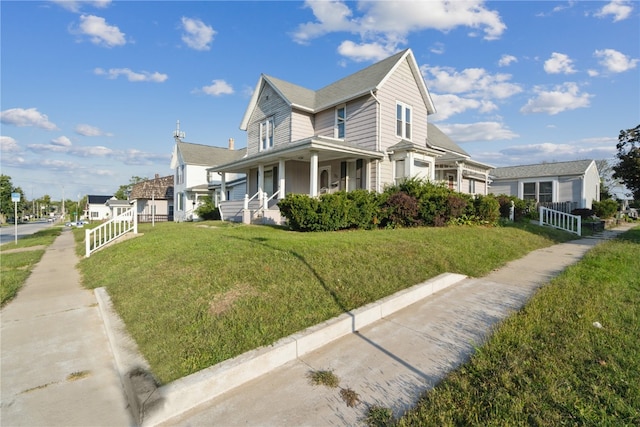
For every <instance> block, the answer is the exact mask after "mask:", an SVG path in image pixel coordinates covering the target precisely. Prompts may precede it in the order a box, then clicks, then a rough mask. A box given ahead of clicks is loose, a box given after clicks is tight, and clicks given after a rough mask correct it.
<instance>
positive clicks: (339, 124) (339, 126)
mask: <svg viewBox="0 0 640 427" xmlns="http://www.w3.org/2000/svg"><path fill="white" fill-rule="evenodd" d="M346 122H347V108H346V107H345V106H344V105H341V106H340V107H338V108H336V124H335V129H334V137H336V138H340V139H344V135H345V126H346Z"/></svg>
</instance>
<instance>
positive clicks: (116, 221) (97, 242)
mask: <svg viewBox="0 0 640 427" xmlns="http://www.w3.org/2000/svg"><path fill="white" fill-rule="evenodd" d="M137 209H138V208H137V201H134V202H133V205H132V206H131V207H130V208H129V209H127V210H126V211H124V212H123V213H121V214H120V215H118V216H116V217H114V218H113V219H110V220H109V221H107V222H105V223H103V224H100V225H99V226H97V227H96V228H91V229H87V230H85V236H84V237H85V255H84V256H85V257H86V258H89V257H90V256H91V254H92V253H93V252H95V251H97V250H98V249H100V248H101V247H103V246H105V245H107V244H108V243H110V242H113V241H114V240H116V239H117V238H119V237H121V236H123V235H125V234H126V233H130V232H133V233H134V234H138V215H137Z"/></svg>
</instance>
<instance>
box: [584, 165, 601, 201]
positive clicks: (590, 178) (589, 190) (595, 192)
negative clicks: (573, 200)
mask: <svg viewBox="0 0 640 427" xmlns="http://www.w3.org/2000/svg"><path fill="white" fill-rule="evenodd" d="M594 200H596V201H600V174H599V173H598V168H597V167H596V164H595V162H593V163H592V164H591V165H590V166H589V168H588V169H587V172H586V173H585V176H584V198H583V207H585V208H588V209H591V207H592V206H593V201H594Z"/></svg>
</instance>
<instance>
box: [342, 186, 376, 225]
mask: <svg viewBox="0 0 640 427" xmlns="http://www.w3.org/2000/svg"><path fill="white" fill-rule="evenodd" d="M346 197H347V198H348V199H349V200H351V202H352V203H353V205H352V209H351V211H350V217H349V222H350V225H351V228H360V229H366V230H370V229H373V228H376V227H377V226H378V225H379V224H380V221H381V219H382V218H381V208H380V206H381V203H380V200H381V198H380V197H378V194H377V193H375V192H372V191H367V190H354V191H350V192H348V193H346Z"/></svg>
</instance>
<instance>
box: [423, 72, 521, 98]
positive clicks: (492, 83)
mask: <svg viewBox="0 0 640 427" xmlns="http://www.w3.org/2000/svg"><path fill="white" fill-rule="evenodd" d="M421 71H422V74H423V76H424V77H425V79H426V80H427V85H428V86H429V88H430V89H431V90H435V91H437V92H440V93H465V94H467V96H469V97H473V98H489V99H493V98H496V99H505V98H509V97H511V96H513V95H515V94H518V93H520V92H522V88H521V87H520V85H518V84H515V83H510V82H509V80H511V74H504V73H497V74H490V73H488V72H487V70H485V69H483V68H466V69H464V70H462V71H456V70H455V69H454V68H451V67H429V66H422V67H421ZM429 76H431V77H432V78H429Z"/></svg>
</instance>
